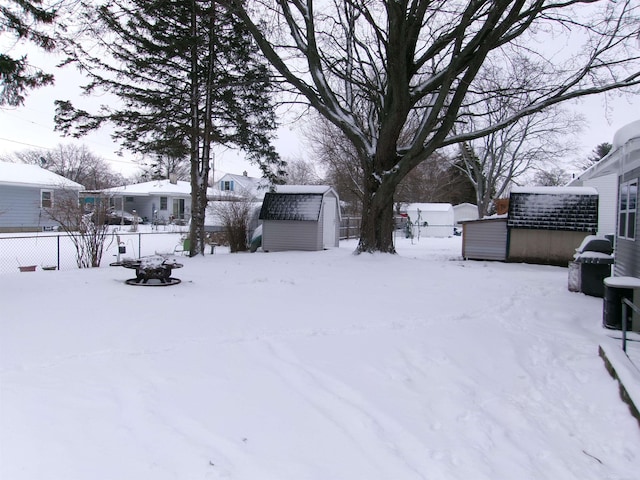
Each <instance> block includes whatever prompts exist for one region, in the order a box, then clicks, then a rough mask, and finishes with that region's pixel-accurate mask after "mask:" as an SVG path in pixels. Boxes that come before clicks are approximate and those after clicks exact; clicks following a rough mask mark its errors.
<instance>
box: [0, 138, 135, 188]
mask: <svg viewBox="0 0 640 480" xmlns="http://www.w3.org/2000/svg"><path fill="white" fill-rule="evenodd" d="M4 158H5V159H6V160H8V161H18V162H22V163H28V164H32V165H39V166H41V167H43V168H46V169H47V170H51V171H52V172H54V173H57V174H58V175H61V176H63V177H65V178H68V179H69V180H72V181H74V182H76V183H79V184H81V185H84V187H85V189H87V190H101V189H103V188H109V187H115V186H118V185H122V184H124V183H125V178H124V177H123V176H122V175H120V174H118V173H116V172H114V171H113V170H112V169H111V167H110V166H109V164H108V163H107V162H106V161H105V160H104V159H102V158H101V157H99V156H97V155H94V154H93V153H91V151H89V149H88V148H87V147H85V146H84V145H81V146H77V145H72V144H67V145H63V144H59V145H58V146H57V147H56V148H55V149H52V150H47V151H46V152H43V151H42V150H24V151H19V152H14V153H13V154H10V155H6V156H5V157H4Z"/></svg>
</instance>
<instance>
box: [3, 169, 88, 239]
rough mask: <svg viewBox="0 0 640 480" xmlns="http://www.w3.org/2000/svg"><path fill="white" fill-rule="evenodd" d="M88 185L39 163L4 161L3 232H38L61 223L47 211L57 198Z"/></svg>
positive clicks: (75, 195) (76, 191)
mask: <svg viewBox="0 0 640 480" xmlns="http://www.w3.org/2000/svg"><path fill="white" fill-rule="evenodd" d="M83 188H84V187H83V186H82V185H80V184H79V183H76V182H73V181H71V180H69V179H68V178H65V177H62V176H60V175H57V174H55V173H53V172H51V171H49V170H45V169H44V168H40V167H39V166H37V165H26V164H22V163H8V162H0V232H37V231H42V230H47V229H52V228H56V227H58V226H59V224H58V223H57V222H55V221H53V220H52V219H51V218H50V217H49V215H48V214H47V210H48V209H51V208H53V207H54V206H55V204H56V199H59V198H62V197H63V196H67V195H72V196H74V197H75V198H76V199H77V198H78V193H79V192H80V190H82V189H83Z"/></svg>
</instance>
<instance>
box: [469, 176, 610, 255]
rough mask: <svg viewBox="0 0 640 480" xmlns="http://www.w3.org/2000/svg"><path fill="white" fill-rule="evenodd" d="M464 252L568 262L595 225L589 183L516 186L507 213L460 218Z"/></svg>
mask: <svg viewBox="0 0 640 480" xmlns="http://www.w3.org/2000/svg"><path fill="white" fill-rule="evenodd" d="M462 225H463V233H462V256H463V257H464V258H467V259H473V260H503V261H508V262H526V263H537V264H550V265H562V266H566V265H568V263H569V262H571V261H572V260H573V256H574V254H575V251H576V247H578V246H579V245H580V244H581V243H582V241H583V240H584V238H585V237H586V236H587V235H592V234H594V233H595V232H596V230H597V227H598V193H597V191H596V190H595V188H591V187H531V188H524V187H518V188H514V189H513V190H512V192H511V196H510V198H509V212H508V214H507V215H500V216H495V217H488V218H483V219H480V220H475V221H464V222H462Z"/></svg>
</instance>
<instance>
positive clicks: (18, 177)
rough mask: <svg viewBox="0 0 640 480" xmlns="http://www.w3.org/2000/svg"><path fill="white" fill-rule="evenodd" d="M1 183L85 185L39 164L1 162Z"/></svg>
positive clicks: (77, 188) (47, 186)
mask: <svg viewBox="0 0 640 480" xmlns="http://www.w3.org/2000/svg"><path fill="white" fill-rule="evenodd" d="M0 184H2V185H17V186H30V187H40V188H43V187H44V188H60V189H71V190H82V189H84V187H83V186H82V185H80V184H79V183H76V182H74V181H72V180H69V179H68V178H65V177H63V176H61V175H58V174H57V173H53V172H51V171H49V170H46V169H44V168H41V167H39V166H37V165H28V164H24V163H10V162H0Z"/></svg>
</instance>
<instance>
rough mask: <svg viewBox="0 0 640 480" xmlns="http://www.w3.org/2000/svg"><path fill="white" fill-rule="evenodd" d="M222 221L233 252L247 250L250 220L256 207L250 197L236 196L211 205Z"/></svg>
mask: <svg viewBox="0 0 640 480" xmlns="http://www.w3.org/2000/svg"><path fill="white" fill-rule="evenodd" d="M210 208H212V209H213V212H214V214H215V215H216V216H217V217H218V218H219V219H220V220H221V221H222V224H223V225H224V231H225V233H226V235H227V241H228V242H229V251H230V252H231V253H236V252H246V251H247V249H248V243H249V242H248V240H249V238H248V235H249V221H250V220H251V213H252V211H253V209H254V205H253V202H251V200H250V199H249V198H234V199H232V200H225V201H217V202H214V203H213V205H212V206H211V207H210Z"/></svg>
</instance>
